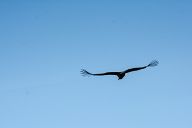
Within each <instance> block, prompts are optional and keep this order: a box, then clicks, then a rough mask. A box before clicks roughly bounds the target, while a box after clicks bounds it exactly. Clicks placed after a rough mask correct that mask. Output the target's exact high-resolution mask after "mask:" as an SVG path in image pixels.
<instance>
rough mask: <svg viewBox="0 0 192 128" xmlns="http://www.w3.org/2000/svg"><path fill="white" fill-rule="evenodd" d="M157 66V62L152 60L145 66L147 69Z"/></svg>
mask: <svg viewBox="0 0 192 128" xmlns="http://www.w3.org/2000/svg"><path fill="white" fill-rule="evenodd" d="M158 64H159V61H157V60H153V61H151V63H150V64H148V65H147V67H154V66H157V65H158Z"/></svg>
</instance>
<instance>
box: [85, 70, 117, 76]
mask: <svg viewBox="0 0 192 128" xmlns="http://www.w3.org/2000/svg"><path fill="white" fill-rule="evenodd" d="M119 73H120V72H105V73H98V74H93V73H90V72H88V71H86V70H85V69H82V70H81V74H82V75H83V76H90V75H94V76H104V75H118V74H119Z"/></svg>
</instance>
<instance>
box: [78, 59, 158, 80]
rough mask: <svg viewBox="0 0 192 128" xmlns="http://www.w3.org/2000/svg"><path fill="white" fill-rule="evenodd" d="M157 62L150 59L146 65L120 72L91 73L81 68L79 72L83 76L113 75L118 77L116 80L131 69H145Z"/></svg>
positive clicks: (131, 70) (131, 69) (155, 64)
mask: <svg viewBox="0 0 192 128" xmlns="http://www.w3.org/2000/svg"><path fill="white" fill-rule="evenodd" d="M158 64H159V62H158V61H157V60H153V61H151V63H149V64H148V65H146V66H143V67H136V68H130V69H127V70H125V71H122V72H105V73H97V74H93V73H90V72H88V71H87V70H85V69H82V70H81V74H82V75H83V76H91V75H92V76H104V75H115V76H117V77H118V80H121V79H123V78H124V76H125V74H126V73H130V72H133V71H138V70H141V69H145V68H147V67H154V66H157V65H158Z"/></svg>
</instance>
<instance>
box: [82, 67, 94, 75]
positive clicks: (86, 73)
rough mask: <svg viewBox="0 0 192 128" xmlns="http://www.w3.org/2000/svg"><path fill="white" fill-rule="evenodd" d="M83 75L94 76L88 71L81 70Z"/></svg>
mask: <svg viewBox="0 0 192 128" xmlns="http://www.w3.org/2000/svg"><path fill="white" fill-rule="evenodd" d="M81 74H82V75H83V76H90V75H93V74H92V73H90V72H88V71H86V70H85V69H81Z"/></svg>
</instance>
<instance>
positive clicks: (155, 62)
mask: <svg viewBox="0 0 192 128" xmlns="http://www.w3.org/2000/svg"><path fill="white" fill-rule="evenodd" d="M158 64H159V62H158V61H157V60H153V61H151V63H149V64H148V65H147V66H143V67H137V68H130V69H127V70H125V71H123V73H128V72H133V71H138V70H141V69H145V68H147V67H154V66H157V65H158Z"/></svg>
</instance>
